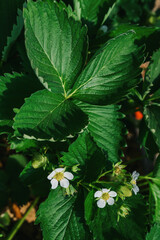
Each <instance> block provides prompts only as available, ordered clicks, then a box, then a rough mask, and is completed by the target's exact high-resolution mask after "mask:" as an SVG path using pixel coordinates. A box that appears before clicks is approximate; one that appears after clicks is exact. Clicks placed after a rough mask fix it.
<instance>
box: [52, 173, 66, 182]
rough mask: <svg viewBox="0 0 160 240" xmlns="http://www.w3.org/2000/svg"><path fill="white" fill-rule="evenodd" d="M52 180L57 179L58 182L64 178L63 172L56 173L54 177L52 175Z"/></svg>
mask: <svg viewBox="0 0 160 240" xmlns="http://www.w3.org/2000/svg"><path fill="white" fill-rule="evenodd" d="M54 178H55V179H57V181H60V180H62V179H63V178H64V173H63V172H57V173H56V174H55V175H54Z"/></svg>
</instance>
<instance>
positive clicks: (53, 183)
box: [51, 178, 58, 189]
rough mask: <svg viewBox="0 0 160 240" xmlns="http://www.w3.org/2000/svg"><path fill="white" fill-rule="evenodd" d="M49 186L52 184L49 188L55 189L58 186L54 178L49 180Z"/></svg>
mask: <svg viewBox="0 0 160 240" xmlns="http://www.w3.org/2000/svg"><path fill="white" fill-rule="evenodd" d="M51 184H52V186H51V188H52V189H55V188H57V186H58V181H57V180H56V179H55V178H54V179H52V180H51Z"/></svg>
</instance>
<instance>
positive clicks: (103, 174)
mask: <svg viewBox="0 0 160 240" xmlns="http://www.w3.org/2000/svg"><path fill="white" fill-rule="evenodd" d="M112 171H113V170H109V171H107V172H104V173H102V174H101V175H100V176H99V177H98V180H99V179H100V178H101V177H103V176H105V175H106V174H108V173H110V172H112Z"/></svg>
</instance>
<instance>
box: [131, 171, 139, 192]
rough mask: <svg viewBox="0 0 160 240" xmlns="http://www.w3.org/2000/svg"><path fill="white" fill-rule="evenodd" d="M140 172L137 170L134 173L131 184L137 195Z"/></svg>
mask: <svg viewBox="0 0 160 240" xmlns="http://www.w3.org/2000/svg"><path fill="white" fill-rule="evenodd" d="M139 175H140V174H139V173H138V172H137V171H134V172H133V173H132V180H131V182H130V183H131V184H132V191H133V192H134V193H135V195H137V193H138V192H139V187H138V186H137V183H136V180H137V179H138V177H139Z"/></svg>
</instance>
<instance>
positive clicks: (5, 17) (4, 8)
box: [0, 0, 25, 58]
mask: <svg viewBox="0 0 160 240" xmlns="http://www.w3.org/2000/svg"><path fill="white" fill-rule="evenodd" d="M24 2H25V0H5V1H0V58H1V53H2V51H3V49H4V46H6V44H7V37H8V36H10V34H11V31H12V29H13V24H14V23H16V17H17V9H18V8H19V9H22V6H23V3H24Z"/></svg>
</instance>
